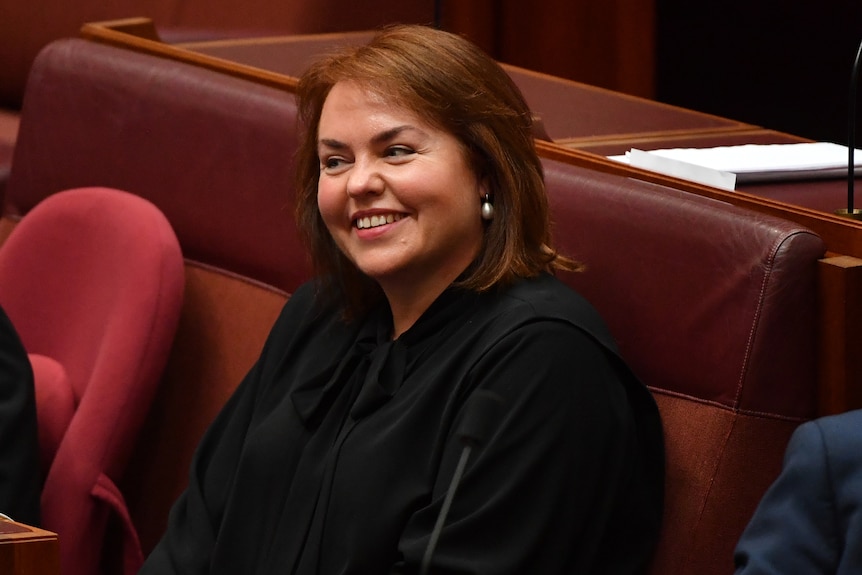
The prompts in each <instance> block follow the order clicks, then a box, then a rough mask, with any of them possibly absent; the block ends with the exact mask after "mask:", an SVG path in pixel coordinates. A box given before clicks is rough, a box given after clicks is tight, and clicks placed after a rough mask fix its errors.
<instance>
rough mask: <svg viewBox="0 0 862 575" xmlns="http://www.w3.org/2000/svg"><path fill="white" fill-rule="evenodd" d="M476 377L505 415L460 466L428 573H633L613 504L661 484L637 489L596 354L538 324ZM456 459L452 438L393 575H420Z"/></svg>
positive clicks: (624, 425)
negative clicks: (461, 473) (431, 494)
mask: <svg viewBox="0 0 862 575" xmlns="http://www.w3.org/2000/svg"><path fill="white" fill-rule="evenodd" d="M474 377H475V378H476V382H477V385H478V387H479V388H481V389H488V390H491V391H494V392H495V393H497V394H499V395H500V396H501V397H502V398H503V402H504V403H503V406H502V416H501V417H500V419H499V420H498V422H497V423H496V425H495V429H494V432H493V435H492V436H491V439H490V440H489V442H488V444H487V445H486V446H484V447H483V448H481V449H479V450H478V451H477V452H476V453H474V456H473V459H472V460H471V461H470V463H469V465H468V466H467V469H466V472H465V474H464V476H463V480H462V482H461V484H460V487H459V488H458V491H457V493H456V496H455V498H454V501H453V503H452V507H451V510H450V512H449V515H448V519H447V521H446V523H445V525H444V527H443V530H442V533H441V535H440V538H439V541H438V544H437V547H436V551H435V553H434V559H433V562H432V568H431V569H430V573H438V574H439V573H476V574H480V573H482V574H487V573H499V574H503V573H511V574H516V573H519V574H520V573H543V574H556V573H586V572H594V571H596V570H597V569H603V571H602V572H605V573H629V572H632V573H633V572H635V570H634V568H633V567H632V566H631V565H629V566H625V564H626V563H627V562H631V563H634V564H640V565H641V566H642V563H643V561H644V557H643V556H638V555H640V551H634V552H633V553H631V554H628V553H627V552H628V551H631V550H634V549H637V547H638V546H637V544H633V542H632V541H630V540H626V538H627V536H624V534H623V533H621V532H619V531H617V530H618V529H620V525H621V524H622V523H624V521H620V519H621V517H619V515H618V513H619V504H620V502H622V501H626V498H629V497H632V496H633V495H634V496H637V493H638V492H639V490H641V489H642V490H643V493H651V494H652V495H653V496H654V497H656V498H658V499H659V500H660V498H661V489H662V486H661V485H655V486H649V485H639V484H638V483H637V479H638V478H637V477H635V475H636V474H635V472H634V471H633V468H634V460H635V459H636V455H635V453H634V451H635V450H636V449H637V447H636V445H635V444H636V442H637V438H636V434H635V430H634V423H633V421H632V415H631V412H630V409H629V405H628V400H627V396H626V392H625V389H624V386H623V385H622V383H621V381H620V379H619V375H618V373H617V372H616V371H615V369H614V367H613V365H612V363H611V362H610V361H609V359H608V357H607V356H606V355H605V352H604V351H603V350H601V349H600V348H599V346H597V345H596V344H595V343H594V342H593V341H592V340H591V339H590V338H589V337H588V336H586V335H584V334H583V333H581V332H580V331H579V330H577V329H575V328H573V327H572V326H570V325H567V324H564V323H558V322H550V321H545V322H541V323H536V324H533V325H529V326H524V327H522V328H519V329H518V330H516V331H515V332H514V333H512V334H510V335H509V336H507V337H506V338H504V339H503V340H502V341H501V342H499V344H498V345H496V346H495V348H494V349H493V350H491V352H490V353H489V354H487V355H486V356H485V357H483V358H481V359H480V360H479V362H478V363H477V364H476V367H475V370H474ZM658 440H659V441H660V438H658ZM461 451H462V445H461V443H460V442H459V441H458V440H457V438H455V437H450V438H449V440H448V443H447V445H446V448H445V453H444V457H443V463H442V465H441V467H440V471H439V473H438V476H437V483H436V485H435V489H434V499H433V501H432V502H431V504H430V505H428V506H427V507H425V508H423V509H422V510H420V511H419V512H417V513H415V514H414V515H413V516H412V517H411V518H410V520H409V522H408V523H407V525H406V528H405V529H404V532H403V536H402V538H401V543H400V545H399V547H400V549H399V550H400V552H401V555H402V556H403V561H402V562H401V563H399V564H398V565H396V567H395V568H394V572H396V573H407V572H409V573H416V572H418V568H419V565H421V562H422V557H423V555H424V552H425V548H426V546H427V543H428V539H429V535H430V533H431V531H432V529H433V526H434V523H435V521H436V518H437V515H438V513H439V510H440V507H441V503H442V500H443V498H444V496H445V493H446V490H447V489H448V487H449V482H450V479H451V476H452V472H453V470H454V468H455V466H456V462H457V460H458V458H459V457H460V454H461ZM640 520H641V518H640V517H638V516H637V512H636V511H635V510H634V509H632V510H631V516H630V517H628V518H626V519H625V521H627V522H629V524H630V525H633V526H634V527H635V530H637V527H638V526H639V525H640V523H639V522H640ZM654 527H655V528H656V529H657V523H656V524H655V525H654ZM615 533H616V535H619V537H618V539H619V546H618V548H616V549H614V548H612V547H613V545H614V544H613V543H609V542H611V541H613V540H614V539H615ZM639 536H640V537H642V538H644V539H645V540H648V541H654V540H655V534H654V533H641V534H639ZM649 546H650V545H649V544H647V545H646V547H649ZM615 551H618V553H615ZM614 555H615V556H614ZM626 555H628V556H626ZM617 561H619V562H620V563H619V566H618V568H616V567H612V566H609V565H610V564H614V563H615V562H617ZM599 565H601V567H599ZM630 568H631V570H629V569H630Z"/></svg>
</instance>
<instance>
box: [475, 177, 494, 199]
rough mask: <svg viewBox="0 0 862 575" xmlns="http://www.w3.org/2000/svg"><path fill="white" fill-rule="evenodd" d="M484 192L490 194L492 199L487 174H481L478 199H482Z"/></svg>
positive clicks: (492, 195)
mask: <svg viewBox="0 0 862 575" xmlns="http://www.w3.org/2000/svg"><path fill="white" fill-rule="evenodd" d="M486 194H487V195H488V196H490V197H491V199H492V200H493V199H494V194H492V193H491V183H490V182H489V181H488V176H483V177H482V178H481V179H480V180H479V201H482V200H484V199H485V195H486Z"/></svg>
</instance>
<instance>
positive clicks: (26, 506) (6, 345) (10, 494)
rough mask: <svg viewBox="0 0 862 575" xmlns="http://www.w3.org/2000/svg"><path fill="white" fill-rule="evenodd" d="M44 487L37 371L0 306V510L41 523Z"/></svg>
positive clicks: (36, 523) (23, 520) (35, 523)
mask: <svg viewBox="0 0 862 575" xmlns="http://www.w3.org/2000/svg"><path fill="white" fill-rule="evenodd" d="M41 487H42V482H41V471H40V469H39V443H38V430H37V425H36V398H35V390H34V387H33V371H32V368H31V367H30V360H29V359H28V357H27V352H26V351H25V350H24V346H23V345H22V344H21V341H20V339H19V338H18V334H17V332H16V331H15V328H14V326H13V325H12V322H11V321H10V320H9V318H8V316H7V315H6V312H5V311H3V310H2V309H0V513H4V514H6V515H8V516H9V517H11V518H12V519H14V520H16V521H20V522H22V523H26V524H28V525H39V496H40V494H41V491H42V489H41Z"/></svg>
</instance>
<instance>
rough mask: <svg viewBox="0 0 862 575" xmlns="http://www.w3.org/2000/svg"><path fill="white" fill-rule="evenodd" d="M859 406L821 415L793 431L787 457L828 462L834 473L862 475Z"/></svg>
mask: <svg viewBox="0 0 862 575" xmlns="http://www.w3.org/2000/svg"><path fill="white" fill-rule="evenodd" d="M860 453H862V409H860V410H854V411H848V412H846V413H841V414H837V415H830V416H826V417H820V418H818V419H814V420H812V421H808V422H806V423H803V424H802V425H800V426H799V427H797V428H796V430H795V431H794V432H793V436H792V437H791V439H790V443H789V444H788V447H787V455H786V459H787V460H789V461H792V460H800V459H804V460H807V461H814V462H816V463H817V464H819V465H828V466H829V467H830V472H831V473H832V474H833V475H841V476H845V475H848V474H849V475H859V476H860V477H862V457H860V456H859V454H860Z"/></svg>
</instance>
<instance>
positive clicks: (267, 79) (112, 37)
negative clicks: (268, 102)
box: [80, 18, 298, 92]
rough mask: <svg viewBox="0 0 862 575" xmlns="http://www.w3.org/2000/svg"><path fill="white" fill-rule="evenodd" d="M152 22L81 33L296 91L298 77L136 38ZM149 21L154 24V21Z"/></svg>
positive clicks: (106, 25) (86, 28)
mask: <svg viewBox="0 0 862 575" xmlns="http://www.w3.org/2000/svg"><path fill="white" fill-rule="evenodd" d="M148 20H149V19H148V18H127V19H125V20H112V21H105V22H92V23H88V24H84V25H83V26H82V27H81V32H80V34H81V37H82V38H85V39H87V40H91V41H94V42H101V43H103V44H109V45H111V46H115V47H118V48H125V49H127V50H134V51H136V52H141V53H144V54H150V55H153V56H159V57H162V58H168V59H170V60H175V61H178V62H185V63H186V64H192V65H194V66H200V67H202V68H206V69H208V70H213V71H215V72H220V73H222V74H227V75H229V76H234V77H237V78H242V79H244V80H251V81H252V82H257V83H259V84H264V85H266V86H270V87H273V88H278V89H279V90H285V91H288V92H294V91H295V90H296V86H297V82H298V79H297V78H293V77H290V76H285V75H283V74H276V73H274V72H269V71H267V70H263V69H261V68H255V67H252V66H246V65H243V64H237V63H236V62H231V61H230V60H224V59H222V58H215V57H213V56H207V55H205V54H198V53H196V52H191V51H189V50H184V49H182V48H179V47H177V46H173V45H170V44H165V43H163V42H160V41H158V40H153V39H152V38H151V37H149V35H147V36H136V35H134V34H133V33H132V32H134V31H137V30H144V31H145V30H147V24H146V21H148ZM149 22H150V23H152V21H149ZM153 30H155V27H153Z"/></svg>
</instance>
